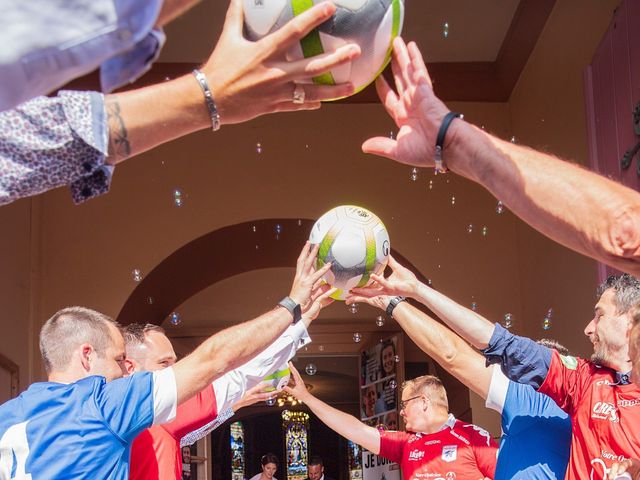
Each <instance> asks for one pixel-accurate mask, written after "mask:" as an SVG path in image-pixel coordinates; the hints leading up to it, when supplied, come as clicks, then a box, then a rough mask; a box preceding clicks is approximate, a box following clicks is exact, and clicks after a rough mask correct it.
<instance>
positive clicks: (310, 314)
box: [302, 283, 337, 321]
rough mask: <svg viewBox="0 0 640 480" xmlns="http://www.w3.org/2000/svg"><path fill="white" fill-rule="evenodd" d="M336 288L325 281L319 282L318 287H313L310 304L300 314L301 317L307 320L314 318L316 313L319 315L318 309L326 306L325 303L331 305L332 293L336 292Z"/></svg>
mask: <svg viewBox="0 0 640 480" xmlns="http://www.w3.org/2000/svg"><path fill="white" fill-rule="evenodd" d="M336 290H337V288H332V287H330V286H329V285H327V284H326V283H323V284H321V285H320V286H319V287H318V288H315V289H314V290H313V292H312V293H311V306H309V308H308V309H307V310H305V311H304V313H303V314H302V319H303V320H304V319H305V318H308V319H309V321H313V320H315V319H316V318H317V317H318V315H320V311H321V310H322V309H323V308H324V307H326V306H327V305H331V304H332V303H333V298H331V295H333V294H334V293H335V292H336Z"/></svg>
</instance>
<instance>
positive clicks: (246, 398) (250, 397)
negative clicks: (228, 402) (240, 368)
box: [233, 382, 278, 412]
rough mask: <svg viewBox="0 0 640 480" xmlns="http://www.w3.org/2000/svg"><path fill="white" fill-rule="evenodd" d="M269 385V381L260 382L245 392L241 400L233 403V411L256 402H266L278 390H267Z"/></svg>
mask: <svg viewBox="0 0 640 480" xmlns="http://www.w3.org/2000/svg"><path fill="white" fill-rule="evenodd" d="M269 386H270V384H269V382H260V383H259V384H257V385H255V386H253V387H251V388H250V389H249V390H247V391H246V392H244V395H243V396H242V398H241V399H240V400H238V401H237V402H236V403H234V404H233V411H234V412H237V411H238V410H240V409H241V408H242V407H248V406H249V405H253V404H254V403H258V402H264V401H266V400H268V399H269V398H271V397H273V396H274V395H277V394H278V392H274V391H273V390H270V391H268V392H267V391H265V388H268V387H269Z"/></svg>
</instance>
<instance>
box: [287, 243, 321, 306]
mask: <svg viewBox="0 0 640 480" xmlns="http://www.w3.org/2000/svg"><path fill="white" fill-rule="evenodd" d="M319 248H320V245H314V246H313V247H312V246H311V243H310V242H308V241H307V242H306V243H305V244H304V247H303V248H302V252H300V256H299V257H298V261H297V263H296V276H295V278H294V279H293V285H292V286H291V293H289V297H291V298H292V299H293V300H294V301H295V302H296V303H298V304H300V308H301V309H302V314H303V315H304V314H306V312H307V310H308V309H309V308H310V307H311V302H312V300H313V299H312V292H314V291H315V290H317V289H318V288H319V286H320V285H321V283H322V281H321V278H322V276H323V275H324V274H325V273H327V271H328V270H329V269H330V268H331V263H327V264H325V265H323V267H322V268H321V269H320V270H318V271H316V270H315V269H314V266H313V265H314V263H315V261H316V255H317V254H318V249H319Z"/></svg>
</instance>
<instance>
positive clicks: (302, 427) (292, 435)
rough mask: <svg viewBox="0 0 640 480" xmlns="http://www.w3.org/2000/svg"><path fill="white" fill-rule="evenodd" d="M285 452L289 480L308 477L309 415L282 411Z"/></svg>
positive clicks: (299, 479) (300, 479)
mask: <svg viewBox="0 0 640 480" xmlns="http://www.w3.org/2000/svg"><path fill="white" fill-rule="evenodd" d="M282 429H283V430H284V450H285V452H286V456H287V458H286V460H287V480H302V479H304V478H306V477H307V458H308V452H309V450H308V438H307V432H308V430H309V415H308V414H306V413H305V412H291V411H289V410H283V411H282Z"/></svg>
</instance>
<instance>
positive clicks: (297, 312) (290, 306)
mask: <svg viewBox="0 0 640 480" xmlns="http://www.w3.org/2000/svg"><path fill="white" fill-rule="evenodd" d="M278 305H279V306H280V307H284V308H286V309H287V310H289V313H290V314H291V315H292V316H293V324H294V325H295V324H296V323H298V322H299V321H300V319H301V318H302V309H301V308H300V304H299V303H296V301H295V300H294V299H293V298H291V297H284V298H283V299H282V300H280V303H278Z"/></svg>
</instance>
